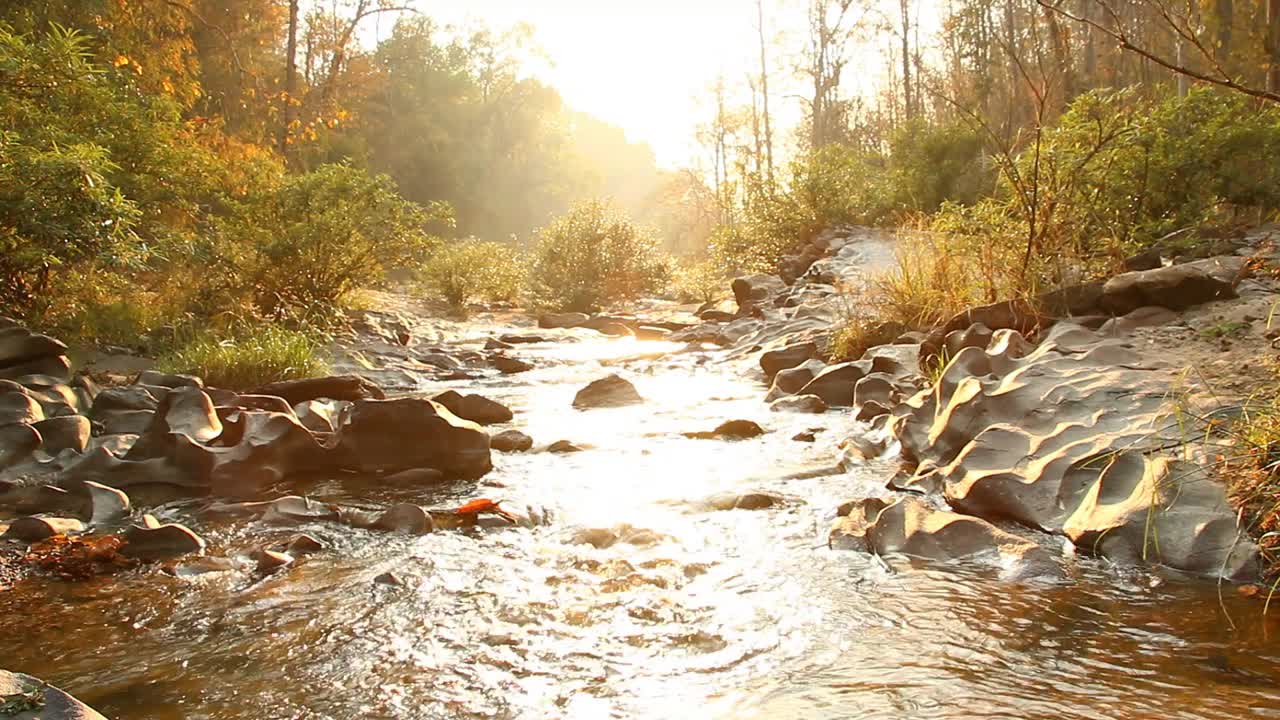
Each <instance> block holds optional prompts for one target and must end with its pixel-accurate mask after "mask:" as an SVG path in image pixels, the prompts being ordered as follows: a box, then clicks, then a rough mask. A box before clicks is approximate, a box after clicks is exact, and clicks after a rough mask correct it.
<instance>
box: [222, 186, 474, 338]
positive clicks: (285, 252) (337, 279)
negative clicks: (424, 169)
mask: <svg viewBox="0 0 1280 720" xmlns="http://www.w3.org/2000/svg"><path fill="white" fill-rule="evenodd" d="M449 217H450V216H449V212H448V209H447V208H446V207H444V206H433V207H432V208H430V209H429V210H424V209H423V208H421V207H419V206H418V205H416V204H414V203H411V202H409V201H407V200H404V199H403V198H401V197H400V196H399V195H397V194H396V191H395V187H394V184H393V183H392V182H391V179H390V178H388V177H387V176H386V175H369V174H368V173H366V172H364V171H363V170H360V169H358V168H354V167H351V166H350V165H346V164H337V165H324V166H322V167H320V168H318V169H317V170H315V171H313V172H309V173H306V174H303V175H294V176H290V177H287V178H285V180H284V181H283V182H282V183H280V184H279V185H278V186H276V187H272V188H267V189H264V190H263V191H261V192H260V193H258V194H257V195H256V196H254V197H251V198H249V199H248V200H246V201H245V202H243V203H241V204H240V205H239V207H238V208H237V210H236V213H235V214H234V215H233V216H232V217H231V218H230V219H229V220H228V221H226V222H224V223H223V224H222V228H221V232H220V233H219V237H218V239H217V243H218V247H217V250H218V251H219V252H221V253H222V257H221V261H222V263H223V271H224V273H225V275H224V278H225V280H226V282H227V284H228V285H230V286H231V287H232V288H234V289H235V290H234V291H235V292H236V294H242V295H244V296H246V297H250V298H252V301H253V305H254V307H255V308H256V309H257V311H258V312H260V313H261V314H262V315H263V316H264V317H267V318H284V317H290V318H296V317H301V318H309V317H312V316H316V315H318V314H322V313H324V312H326V311H327V310H329V309H331V308H333V307H335V306H337V305H338V304H339V303H340V302H341V301H342V300H343V298H345V297H346V296H347V295H348V294H349V293H351V292H352V291H354V290H356V289H357V288H360V287H365V286H372V285H376V284H377V283H379V282H380V281H382V280H383V279H384V278H385V276H386V273H387V271H388V270H391V269H396V268H411V267H414V266H416V265H417V264H418V263H420V262H421V261H422V260H424V259H425V258H426V257H427V255H428V254H429V253H430V251H431V249H432V248H433V247H434V246H435V244H436V242H437V241H436V239H435V238H433V237H431V236H428V235H427V234H426V233H425V231H424V229H425V227H426V226H427V224H428V223H429V222H432V221H436V222H440V223H447V222H448V220H449Z"/></svg>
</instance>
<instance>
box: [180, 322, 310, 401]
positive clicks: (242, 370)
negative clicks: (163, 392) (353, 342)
mask: <svg viewBox="0 0 1280 720" xmlns="http://www.w3.org/2000/svg"><path fill="white" fill-rule="evenodd" d="M319 351H320V346H319V343H318V342H317V341H316V340H315V339H314V338H313V337H311V336H310V335H307V334H305V333H301V332H297V331H293V330H286V329H284V328H280V327H277V326H273V325H265V326H262V327H260V328H258V329H256V330H254V331H253V332H251V333H248V334H246V335H244V336H243V337H241V338H239V339H230V340H216V339H214V338H213V337H210V336H203V337H198V338H196V339H195V340H192V341H191V342H189V343H187V344H186V345H184V346H182V347H180V348H178V349H176V350H174V351H172V352H170V353H168V354H166V355H163V356H162V357H160V358H159V359H158V360H157V361H156V367H157V368H158V369H160V370H163V371H165V372H176V373H189V374H192V375H198V376H200V377H202V378H204V381H205V383H207V384H208V385H210V386H213V387H220V388H226V389H229V390H240V391H243V390H251V389H253V388H255V387H258V386H260V385H264V384H266V383H269V382H275V381H277V380H296V379H301V378H308V377H316V376H318V375H323V374H325V373H326V372H327V371H328V368H327V367H326V365H325V363H324V362H322V361H321V360H320V359H319V358H318V357H317V353H318V352H319Z"/></svg>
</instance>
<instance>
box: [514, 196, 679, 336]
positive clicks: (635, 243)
mask: <svg viewBox="0 0 1280 720" xmlns="http://www.w3.org/2000/svg"><path fill="white" fill-rule="evenodd" d="M669 277H670V267H669V265H668V260H667V258H666V257H665V256H664V255H663V254H662V252H661V251H660V250H659V245H658V242H657V241H656V240H655V239H654V238H653V236H652V235H650V234H649V233H648V232H647V231H644V230H642V229H640V228H638V227H636V226H635V225H634V224H633V223H632V222H631V221H630V220H627V219H625V218H622V217H620V216H618V215H617V214H616V213H615V212H614V211H613V209H612V208H611V207H610V206H609V205H607V204H606V203H602V202H599V201H593V202H588V203H584V204H582V205H579V206H578V207H576V208H574V209H573V210H571V211H569V213H568V214H566V215H565V216H563V217H561V218H560V219H558V220H556V221H555V222H553V223H552V224H551V225H550V226H548V227H546V228H543V229H542V230H541V231H540V232H539V233H538V240H537V245H536V247H535V249H534V257H533V266H532V269H531V274H530V291H531V295H532V297H533V300H534V302H535V303H536V304H538V305H539V306H541V307H545V308H550V309H556V310H572V311H578V312H591V311H595V310H599V309H600V308H601V307H602V306H603V305H604V304H605V303H608V302H612V301H616V300H625V299H629V298H634V297H637V296H639V295H641V294H644V293H648V292H657V291H659V290H661V289H662V288H663V287H664V286H665V285H666V283H667V281H668V279H669Z"/></svg>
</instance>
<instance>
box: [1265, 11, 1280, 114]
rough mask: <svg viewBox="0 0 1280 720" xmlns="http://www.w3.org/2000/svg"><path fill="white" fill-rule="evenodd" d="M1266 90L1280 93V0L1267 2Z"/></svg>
mask: <svg viewBox="0 0 1280 720" xmlns="http://www.w3.org/2000/svg"><path fill="white" fill-rule="evenodd" d="M1267 90H1268V91H1269V92H1280V0H1267Z"/></svg>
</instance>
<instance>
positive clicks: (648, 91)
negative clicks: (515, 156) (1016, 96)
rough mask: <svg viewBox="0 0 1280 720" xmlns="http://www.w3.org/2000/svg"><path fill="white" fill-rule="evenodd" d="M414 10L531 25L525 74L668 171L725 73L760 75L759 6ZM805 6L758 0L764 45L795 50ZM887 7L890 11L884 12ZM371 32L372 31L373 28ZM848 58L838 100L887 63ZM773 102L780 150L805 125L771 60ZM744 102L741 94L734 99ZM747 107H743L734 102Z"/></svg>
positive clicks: (682, 161) (504, 0) (887, 0)
mask: <svg viewBox="0 0 1280 720" xmlns="http://www.w3.org/2000/svg"><path fill="white" fill-rule="evenodd" d="M870 4H873V5H878V6H881V7H882V8H884V9H882V10H880V11H878V12H882V13H883V12H896V8H897V2H893V1H892V0H870ZM912 5H913V7H914V8H915V12H916V13H917V21H918V20H920V19H922V18H921V17H920V16H921V15H923V16H925V17H924V18H923V19H925V24H926V26H929V25H932V24H934V23H935V22H936V20H935V21H933V22H930V21H929V19H928V18H930V17H932V16H934V15H936V9H935V5H936V0H912ZM413 6H414V7H415V8H417V9H418V10H420V11H421V12H423V13H424V14H426V15H428V16H430V17H432V18H434V19H435V20H436V21H437V22H438V23H440V24H441V25H452V26H455V27H463V28H466V27H469V26H475V25H483V26H487V27H489V28H491V29H493V30H494V31H497V32H502V31H505V30H507V29H510V28H511V27H513V26H515V25H517V24H520V23H527V24H528V25H530V26H532V27H533V28H534V42H535V44H536V45H537V46H539V47H540V48H541V49H542V51H543V52H544V54H545V56H546V57H547V59H548V60H549V61H550V63H551V64H550V65H547V64H543V63H539V64H537V65H535V66H531V67H530V68H529V69H530V71H531V72H532V73H533V74H534V75H536V76H538V77H539V78H540V79H542V80H543V81H545V82H547V83H548V84H550V85H552V86H554V87H556V88H557V89H559V91H560V93H561V95H562V96H563V97H564V99H565V102H566V103H568V105H570V106H571V107H573V108H574V109H577V110H581V111H584V112H588V113H590V114H592V115H595V116H596V117H598V118H600V119H602V120H605V121H606V122H609V123H611V124H613V125H617V126H619V127H621V128H623V129H624V130H625V131H626V132H627V136H628V138H629V139H630V140H632V141H633V142H646V143H648V144H649V145H650V146H651V147H652V148H653V150H654V152H655V154H656V155H657V160H658V164H659V165H662V166H664V167H667V168H677V167H682V166H694V165H696V164H697V161H696V159H695V158H696V157H698V156H699V155H700V154H702V152H703V150H702V149H700V148H699V147H698V146H697V143H696V141H695V139H694V133H695V129H696V127H697V126H698V125H700V124H703V123H705V122H707V121H708V120H709V119H710V118H711V117H712V116H713V115H714V112H715V111H714V96H713V95H712V92H711V89H710V88H711V86H712V84H713V83H714V82H715V80H716V77H717V76H718V75H720V74H724V75H725V77H726V80H727V82H728V83H729V84H730V85H731V86H735V85H736V86H738V87H740V88H745V87H746V82H745V80H746V76H747V74H748V73H751V74H756V73H758V72H759V54H758V53H759V45H758V38H757V34H756V26H755V23H756V3H755V0H647V1H640V0H625V1H624V0H464V1H463V2H458V0H415V1H414V2H413ZM806 7H807V2H806V0H765V28H766V30H765V31H766V35H767V36H769V37H770V38H777V37H779V36H790V41H789V42H787V43H785V44H787V45H790V46H792V47H794V46H795V44H796V42H797V41H798V40H799V38H801V37H802V36H803V34H804V32H805V29H806V25H807V18H806ZM889 8H892V10H890V9H889ZM392 22H393V20H391V19H390V18H387V19H385V20H384V19H381V18H379V20H378V21H377V23H378V24H377V25H375V26H373V27H369V26H366V27H363V28H361V32H362V34H363V35H364V37H365V38H366V39H367V40H376V39H377V38H378V37H379V36H382V37H385V36H386V35H387V34H389V33H390V31H391V23H392ZM370 25H373V22H370ZM883 42H888V40H887V39H886V38H883V37H881V38H880V39H879V40H877V41H876V47H869V46H864V47H862V48H860V49H857V50H853V51H852V52H853V57H852V58H851V62H850V64H849V66H848V67H847V68H846V71H845V76H844V81H845V82H844V83H843V84H844V85H845V92H846V94H850V93H854V94H856V93H867V92H869V91H870V90H871V89H872V88H873V86H874V85H875V82H876V79H877V78H880V77H883V76H884V73H885V64H886V62H887V59H888V55H887V54H886V52H885V49H884V47H883V46H881V45H880V43H883ZM769 62H770V68H769V71H770V97H771V100H770V102H771V110H772V111H773V114H774V132H775V145H776V146H777V147H782V146H783V145H784V144H785V143H786V142H787V139H788V132H789V130H790V129H791V128H792V127H793V126H794V125H795V124H796V123H797V122H799V120H800V118H801V112H802V110H801V105H800V103H799V101H798V100H797V99H796V98H795V97H794V93H796V92H802V90H799V89H797V88H796V87H795V73H794V71H793V67H792V66H793V65H794V63H795V59H794V58H793V57H787V56H785V55H783V54H782V53H781V51H779V50H778V49H777V48H773V49H771V51H770V58H769ZM741 92H743V93H745V92H746V91H745V90H741ZM739 100H740V102H742V103H744V104H745V103H749V102H750V100H749V97H748V96H745V95H744V96H743V97H742V98H740V99H739Z"/></svg>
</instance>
